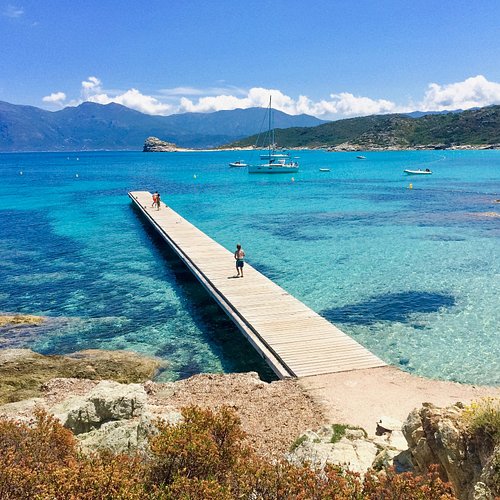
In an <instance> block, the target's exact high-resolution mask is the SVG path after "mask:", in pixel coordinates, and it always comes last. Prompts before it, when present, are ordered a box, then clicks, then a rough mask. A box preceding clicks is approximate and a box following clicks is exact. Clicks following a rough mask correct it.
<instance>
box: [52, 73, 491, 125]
mask: <svg viewBox="0 0 500 500" xmlns="http://www.w3.org/2000/svg"><path fill="white" fill-rule="evenodd" d="M270 95H271V96H272V99H273V107H274V108H275V109H277V110H280V111H283V112H284V113H288V114H291V115H298V114H309V115H313V116H316V117H318V118H322V119H337V118H344V117H346V118H347V117H355V116H366V115H373V114H386V113H407V112H410V111H414V110H421V111H442V110H455V109H469V108H473V107H482V106H488V105H490V104H499V103H500V83H497V82H491V81H489V80H487V79H486V77H484V76H483V75H477V76H475V77H470V78H467V79H466V80H464V81H462V82H455V83H446V84H438V83H430V84H429V86H428V88H427V90H425V92H424V95H423V97H422V98H421V99H420V100H415V101H414V102H413V103H396V102H393V101H391V100H389V99H384V98H372V97H369V96H363V95H354V94H353V93H351V92H337V93H332V94H330V95H329V97H328V99H320V100H317V101H314V100H312V99H310V98H309V97H308V96H306V95H299V96H298V97H297V98H296V99H294V98H293V97H290V96H288V95H286V94H285V93H283V92H282V91H281V90H279V89H269V88H263V87H252V88H250V89H248V90H243V89H239V88H236V87H230V86H228V87H227V88H223V87H220V88H209V89H197V88H194V87H177V88H172V89H162V90H159V91H158V93H157V94H156V95H148V94H145V93H143V92H141V91H140V90H139V89H136V88H131V89H128V90H106V89H105V88H103V85H102V82H101V80H100V79H99V78H97V77H96V76H90V77H88V79H87V80H84V81H83V82H82V83H81V89H80V97H79V98H78V99H74V100H72V101H70V102H68V103H67V104H68V105H73V106H76V105H78V104H80V103H82V102H84V101H89V102H95V103H98V104H109V103H111V102H114V103H117V104H122V105H124V106H127V107H129V108H132V109H135V110H137V111H141V112H142V113H147V114H150V115H171V114H177V113H186V112H198V113H209V112H214V111H222V110H232V109H238V108H241V109H248V108H253V107H266V106H267V104H268V102H269V96H270ZM65 99H66V95H65V94H64V93H63V92H60V91H59V92H54V93H52V94H50V95H49V96H45V97H44V98H43V101H44V102H46V103H49V104H50V103H51V104H54V105H55V106H57V105H60V104H61V103H62V102H63V101H64V100H65Z"/></svg>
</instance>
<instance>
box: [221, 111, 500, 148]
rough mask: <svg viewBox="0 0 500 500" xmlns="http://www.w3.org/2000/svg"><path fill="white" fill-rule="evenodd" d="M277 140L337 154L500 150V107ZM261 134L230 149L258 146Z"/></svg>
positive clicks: (384, 118)
mask: <svg viewBox="0 0 500 500" xmlns="http://www.w3.org/2000/svg"><path fill="white" fill-rule="evenodd" d="M275 138H276V142H277V144H278V145H279V146H280V147H285V148H300V147H302V148H330V149H335V150H340V151H342V150H370V149H413V148H421V149H428V148H449V147H457V146H458V147H460V146H473V147H474V146H476V147H487V146H491V145H494V146H495V147H500V106H487V107H484V108H475V109H470V110H466V111H453V112H447V113H427V114H424V115H422V116H419V113H416V114H415V117H412V116H408V115H403V114H391V115H372V116H364V117H359V118H349V119H345V120H337V121H333V122H329V123H325V124H322V125H318V126H317V127H312V128H304V127H295V128H288V129H286V130H276V131H275ZM256 139H257V136H252V137H248V138H246V139H245V140H241V141H236V142H234V143H232V144H230V146H232V147H246V146H250V145H252V144H255V141H256Z"/></svg>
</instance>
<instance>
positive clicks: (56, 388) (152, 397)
mask: <svg viewBox="0 0 500 500" xmlns="http://www.w3.org/2000/svg"><path fill="white" fill-rule="evenodd" d="M192 405H197V406H200V407H204V408H210V409H212V410H217V409H219V408H221V407H222V406H230V407H231V408H233V409H234V410H235V411H236V412H237V414H238V416H239V418H240V419H241V423H242V427H243V429H244V430H245V432H246V433H247V435H248V441H249V442H250V443H251V444H252V445H253V447H254V448H255V449H256V450H257V451H258V452H259V453H260V454H262V455H266V456H282V455H283V453H285V452H287V451H288V450H289V448H290V443H292V442H293V440H294V439H295V438H296V437H297V436H298V435H299V434H300V433H301V432H303V430H304V429H307V428H316V427H318V426H319V425H321V424H322V423H323V413H322V411H321V408H320V407H319V406H318V405H317V403H315V402H314V401H313V400H312V399H311V398H310V397H309V396H308V395H307V394H306V393H305V391H304V390H303V389H302V388H301V387H300V386H299V384H298V383H297V382H296V381H293V380H283V381H276V382H271V383H267V382H263V381H261V380H260V379H259V377H258V375H257V374H256V373H238V374H230V375H222V374H203V375H195V376H193V377H190V378H189V379H186V380H180V381H178V382H167V383H156V382H151V381H148V382H146V383H144V384H131V385H121V384H116V383H114V382H98V381H95V380H84V379H74V378H73V379H63V378H58V379H54V380H51V381H50V382H47V383H46V384H45V385H44V386H43V388H42V392H41V397H38V398H32V399H30V400H27V401H20V402H16V403H9V404H5V405H3V406H0V415H3V416H6V417H8V418H14V419H16V420H26V419H29V418H30V417H32V416H33V412H34V410H35V409H36V408H42V409H45V410H46V411H48V412H50V413H52V414H54V415H56V416H57V417H58V418H60V419H61V421H62V422H64V424H65V425H66V426H67V427H69V428H71V429H72V430H73V432H77V433H78V434H77V435H76V437H77V438H78V440H79V441H80V443H81V447H82V449H83V450H95V449H102V448H109V449H112V450H113V451H133V450H136V449H139V450H140V449H141V448H142V447H143V445H144V444H145V442H146V436H147V435H149V434H150V433H151V432H154V429H155V426H154V423H155V421H156V420H157V419H158V418H161V419H163V420H166V421H168V422H172V423H174V422H176V421H178V420H179V418H180V409H181V408H184V407H186V406H192Z"/></svg>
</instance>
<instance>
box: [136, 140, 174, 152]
mask: <svg viewBox="0 0 500 500" xmlns="http://www.w3.org/2000/svg"><path fill="white" fill-rule="evenodd" d="M178 149H179V148H178V147H177V146H176V145H175V144H173V143H171V142H165V141H162V140H160V139H158V137H148V138H147V139H146V140H145V141H144V147H143V149H142V151H143V152H144V153H162V152H171V151H178Z"/></svg>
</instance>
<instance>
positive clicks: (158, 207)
mask: <svg viewBox="0 0 500 500" xmlns="http://www.w3.org/2000/svg"><path fill="white" fill-rule="evenodd" d="M160 202H161V198H160V193H156V210H160Z"/></svg>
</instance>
